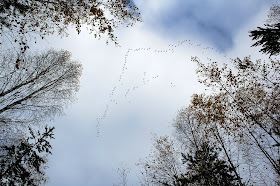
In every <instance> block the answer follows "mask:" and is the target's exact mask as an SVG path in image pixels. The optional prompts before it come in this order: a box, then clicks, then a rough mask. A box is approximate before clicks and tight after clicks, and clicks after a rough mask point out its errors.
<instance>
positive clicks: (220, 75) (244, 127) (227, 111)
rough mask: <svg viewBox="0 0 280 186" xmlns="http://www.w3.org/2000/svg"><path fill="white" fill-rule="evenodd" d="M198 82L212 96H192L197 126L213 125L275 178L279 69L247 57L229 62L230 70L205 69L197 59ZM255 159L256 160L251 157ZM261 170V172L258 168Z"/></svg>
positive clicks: (214, 65)
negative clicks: (243, 146) (245, 148)
mask: <svg viewBox="0 0 280 186" xmlns="http://www.w3.org/2000/svg"><path fill="white" fill-rule="evenodd" d="M193 61H195V62H197V64H198V66H199V67H198V73H199V75H200V77H201V82H202V83H204V84H205V85H206V86H208V87H211V88H212V89H213V90H214V92H213V93H212V94H210V95H208V96H206V95H194V97H193V99H192V104H191V107H192V110H193V112H192V114H193V115H194V116H195V117H196V119H197V120H198V121H199V122H203V123H205V122H208V123H209V122H210V123H215V124H216V125H217V126H218V127H219V128H221V129H223V130H224V131H226V132H227V133H228V134H229V135H230V136H232V137H233V138H236V139H238V138H239V139H240V143H246V144H248V145H249V146H250V148H252V149H254V150H255V153H254V154H253V155H257V152H259V153H261V155H257V156H258V158H260V159H262V161H263V160H264V159H263V158H265V159H266V163H267V164H266V166H269V165H270V166H269V167H271V168H272V169H273V170H274V173H275V174H276V175H280V172H279V171H280V169H279V167H280V166H279V162H278V160H279V158H280V157H279V152H278V150H279V140H280V139H279V138H280V135H279V134H280V133H279V127H280V126H279V118H280V113H279V101H280V100H279V95H280V92H279V77H280V76H279V75H280V74H279V69H280V63H279V61H278V60H272V59H270V60H269V61H268V62H266V61H261V60H257V61H256V62H255V63H253V62H252V61H251V60H250V58H249V57H247V58H245V59H244V60H240V59H238V58H237V59H236V60H233V65H234V66H235V70H236V73H234V70H232V69H230V68H228V67H227V65H224V66H223V67H222V68H219V67H218V65H217V63H211V64H209V65H207V66H205V65H204V64H202V63H201V62H200V61H199V60H198V59H197V58H193ZM255 158H256V157H255ZM260 165H261V164H260ZM260 169H261V168H260Z"/></svg>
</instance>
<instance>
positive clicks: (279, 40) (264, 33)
mask: <svg viewBox="0 0 280 186" xmlns="http://www.w3.org/2000/svg"><path fill="white" fill-rule="evenodd" d="M250 33H251V35H250V36H251V37H252V39H253V40H258V41H257V42H256V43H254V44H253V45H252V46H262V49H261V50H260V52H263V53H265V54H270V55H278V54H279V53H280V23H277V24H273V25H266V28H261V27H258V29H257V30H253V31H251V32H250Z"/></svg>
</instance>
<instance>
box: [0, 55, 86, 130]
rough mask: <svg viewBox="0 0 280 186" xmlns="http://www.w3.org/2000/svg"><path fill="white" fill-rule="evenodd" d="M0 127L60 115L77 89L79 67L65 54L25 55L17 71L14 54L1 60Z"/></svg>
mask: <svg viewBox="0 0 280 186" xmlns="http://www.w3.org/2000/svg"><path fill="white" fill-rule="evenodd" d="M0 57H1V58H0V123H1V126H3V125H5V124H15V126H16V125H22V124H31V123H33V124H34V123H40V122H42V121H45V120H46V119H52V118H53V117H54V116H56V115H59V114H62V113H63V109H64V107H65V106H67V105H68V104H69V103H70V102H72V101H73V100H74V95H75V93H76V92H77V91H78V89H79V78H80V76H81V72H82V66H81V64H79V63H78V62H76V61H72V60H71V54H70V52H68V51H63V50H61V51H55V50H48V51H46V52H42V53H39V54H26V55H24V57H23V60H24V63H21V65H20V66H18V67H16V66H15V65H14V64H15V63H16V61H17V60H19V59H18V56H17V54H16V53H15V52H12V51H8V52H4V53H2V54H1V56H0Z"/></svg>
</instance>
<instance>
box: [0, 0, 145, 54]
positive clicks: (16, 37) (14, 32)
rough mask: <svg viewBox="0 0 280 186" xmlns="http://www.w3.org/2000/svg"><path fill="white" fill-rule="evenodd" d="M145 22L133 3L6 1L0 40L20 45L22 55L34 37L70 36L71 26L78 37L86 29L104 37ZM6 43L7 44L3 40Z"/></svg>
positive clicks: (124, 0) (0, 19)
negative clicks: (120, 29)
mask: <svg viewBox="0 0 280 186" xmlns="http://www.w3.org/2000/svg"><path fill="white" fill-rule="evenodd" d="M136 21H141V18H140V13H139V12H138V8H137V7H136V6H135V5H134V4H133V3H132V2H131V1H130V0H101V1H96V0H87V1H83V0H77V1H76V0H75V1H65V0H2V1H1V2H0V36H2V39H3V38H6V39H8V40H9V41H10V42H12V43H13V42H15V43H18V44H19V45H20V50H21V52H25V51H26V50H27V48H28V47H29V46H28V44H27V42H28V38H31V37H34V34H35V35H36V34H37V35H39V36H40V37H41V38H44V37H45V36H47V35H50V34H54V33H58V34H59V35H61V36H63V35H67V30H68V29H69V28H70V26H74V27H75V29H76V31H77V32H78V33H80V32H81V27H82V26H83V25H86V26H87V28H88V29H89V31H90V33H93V34H94V36H95V37H100V36H101V35H102V34H105V33H107V35H108V37H109V39H110V40H112V41H113V42H115V43H117V41H116V38H117V37H115V36H114V34H113V32H114V28H116V27H118V26H119V25H120V24H126V25H127V26H131V25H133V24H134V23H135V22H136ZM2 42H3V40H2Z"/></svg>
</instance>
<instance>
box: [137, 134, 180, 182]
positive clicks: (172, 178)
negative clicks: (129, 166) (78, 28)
mask: <svg viewBox="0 0 280 186" xmlns="http://www.w3.org/2000/svg"><path fill="white" fill-rule="evenodd" d="M175 143H176V142H175V141H173V140H171V139H170V137H168V136H161V137H159V138H155V143H154V149H153V151H152V153H151V154H150V155H149V157H147V158H146V159H145V160H141V162H140V163H139V164H138V165H139V166H140V168H141V174H142V178H141V179H142V180H140V181H141V182H142V185H174V184H175V183H176V182H177V176H179V175H181V174H182V173H183V172H182V170H181V161H180V158H179V157H181V154H180V153H179V152H178V149H177V148H176V147H175Z"/></svg>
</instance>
